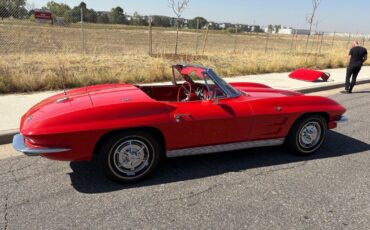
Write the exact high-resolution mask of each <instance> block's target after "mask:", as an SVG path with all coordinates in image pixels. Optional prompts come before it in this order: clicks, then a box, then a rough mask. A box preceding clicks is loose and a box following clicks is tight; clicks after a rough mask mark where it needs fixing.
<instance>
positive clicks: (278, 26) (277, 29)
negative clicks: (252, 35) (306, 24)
mask: <svg viewBox="0 0 370 230" xmlns="http://www.w3.org/2000/svg"><path fill="white" fill-rule="evenodd" d="M274 28H275V33H276V34H277V33H279V31H280V29H281V25H275V26H274Z"/></svg>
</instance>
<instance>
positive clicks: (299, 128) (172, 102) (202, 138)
mask: <svg viewBox="0 0 370 230" xmlns="http://www.w3.org/2000/svg"><path fill="white" fill-rule="evenodd" d="M172 70H173V82H172V84H170V85H146V86H135V85H129V84H109V85H97V86H90V87H84V88H79V89H73V90H70V91H68V92H67V93H61V94H57V95H55V96H52V97H49V98H47V99H45V100H44V101H42V102H40V103H39V104H37V105H35V106H34V107H33V108H31V109H30V110H29V111H28V112H27V113H26V114H25V115H24V116H23V117H22V120H21V126H20V132H21V134H18V135H16V136H15V137H14V139H13V146H14V148H15V149H16V150H18V151H20V152H23V153H24V154H26V155H29V156H40V155H41V156H43V157H46V158H49V159H53V160H63V161H89V160H92V159H98V161H99V162H100V164H101V166H102V169H103V171H104V172H105V174H106V175H107V176H108V177H109V178H111V179H113V180H115V181H118V182H133V181H137V180H141V179H143V178H145V177H147V176H148V175H150V174H151V173H152V172H153V171H154V170H155V168H156V167H157V165H158V163H159V161H160V160H161V159H162V157H180V156H189V155H197V154H206V153H215V152H222V151H231V150H238V149H247V148H255V147H263V146H278V145H283V144H285V145H286V146H287V147H288V148H289V149H290V150H292V151H294V152H296V153H298V154H302V155H306V154H311V153H313V152H315V151H316V150H317V149H319V148H320V146H321V145H322V143H323V141H324V138H325V135H326V132H327V130H328V129H333V128H335V127H336V126H337V123H339V122H343V121H345V120H346V118H345V117H344V116H343V114H344V112H345V111H346V109H345V108H344V107H343V106H341V105H339V104H338V103H337V102H335V101H333V100H331V99H329V98H325V97H319V96H305V95H303V94H301V93H297V92H291V91H285V90H277V89H273V88H270V87H268V86H266V85H262V84H255V83H230V84H228V83H226V82H225V81H223V80H222V79H221V78H220V77H218V76H217V75H216V73H215V72H214V71H213V70H212V69H209V68H206V67H202V66H193V65H175V66H173V67H172Z"/></svg>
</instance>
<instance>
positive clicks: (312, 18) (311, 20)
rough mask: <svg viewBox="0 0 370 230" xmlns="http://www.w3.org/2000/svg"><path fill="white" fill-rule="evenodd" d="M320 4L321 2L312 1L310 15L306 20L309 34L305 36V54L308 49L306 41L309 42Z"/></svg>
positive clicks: (319, 0)
mask: <svg viewBox="0 0 370 230" xmlns="http://www.w3.org/2000/svg"><path fill="white" fill-rule="evenodd" d="M320 3H321V0H312V13H311V14H310V15H309V16H308V17H307V19H306V21H307V23H308V24H309V25H310V33H309V34H308V35H307V41H306V53H307V49H308V41H309V39H310V35H311V33H312V27H313V24H314V22H315V16H316V12H317V9H318V8H319V6H320Z"/></svg>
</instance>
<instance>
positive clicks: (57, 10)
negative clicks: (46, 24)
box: [46, 1, 71, 17]
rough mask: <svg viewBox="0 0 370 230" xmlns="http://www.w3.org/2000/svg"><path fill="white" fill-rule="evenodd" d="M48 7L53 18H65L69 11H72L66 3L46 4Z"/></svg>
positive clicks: (52, 2)
mask: <svg viewBox="0 0 370 230" xmlns="http://www.w3.org/2000/svg"><path fill="white" fill-rule="evenodd" d="M46 7H47V8H48V9H49V10H50V12H51V13H52V14H53V16H58V17H63V16H64V14H65V13H66V12H67V11H69V10H71V7H69V6H68V5H67V4H64V3H60V4H59V3H56V2H54V1H51V2H48V3H47V4H46Z"/></svg>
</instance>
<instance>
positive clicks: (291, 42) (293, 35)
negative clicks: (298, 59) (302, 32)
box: [290, 30, 297, 52]
mask: <svg viewBox="0 0 370 230" xmlns="http://www.w3.org/2000/svg"><path fill="white" fill-rule="evenodd" d="M296 35H297V30H296V31H294V33H292V40H291V41H290V52H292V51H293V45H294V39H295V36H296Z"/></svg>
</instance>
